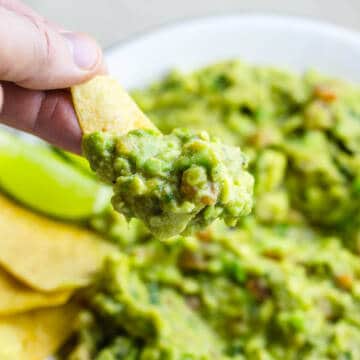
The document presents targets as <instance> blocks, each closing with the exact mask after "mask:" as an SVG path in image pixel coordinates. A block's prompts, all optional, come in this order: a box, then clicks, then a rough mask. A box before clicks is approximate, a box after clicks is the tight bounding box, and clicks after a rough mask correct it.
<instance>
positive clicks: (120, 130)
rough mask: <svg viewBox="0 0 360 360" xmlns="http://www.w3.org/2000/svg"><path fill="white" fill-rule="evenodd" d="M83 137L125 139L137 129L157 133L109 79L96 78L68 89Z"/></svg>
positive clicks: (127, 97)
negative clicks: (108, 134)
mask: <svg viewBox="0 0 360 360" xmlns="http://www.w3.org/2000/svg"><path fill="white" fill-rule="evenodd" d="M71 93H72V98H73V102H74V107H75V110H76V114H77V116H78V120H79V123H80V127H81V128H82V130H83V132H84V134H90V133H93V132H97V131H103V132H111V133H116V134H118V135H124V134H126V133H128V132H129V131H131V130H136V129H156V127H155V125H154V124H153V123H152V122H151V121H150V120H149V119H148V118H147V117H146V115H145V114H144V113H143V112H142V111H141V110H140V109H139V107H138V106H137V105H136V103H135V102H134V101H133V100H132V98H131V97H130V96H129V95H128V94H127V92H126V91H125V90H124V89H123V88H122V87H121V86H120V84H119V83H118V81H117V80H116V79H114V78H111V77H110V76H104V75H102V76H96V77H95V78H93V79H91V80H90V81H88V82H86V83H84V84H80V85H76V86H73V87H72V88H71Z"/></svg>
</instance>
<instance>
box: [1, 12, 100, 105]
mask: <svg viewBox="0 0 360 360" xmlns="http://www.w3.org/2000/svg"><path fill="white" fill-rule="evenodd" d="M0 44H1V51H0V80H5V81H11V82H14V83H16V84H17V85H19V86H22V87H25V88H30V89H41V90H47V89H57V88H66V87H69V86H72V85H74V84H76V83H79V82H83V81H85V80H87V79H89V78H91V77H92V76H94V75H95V74H96V73H98V72H101V70H102V67H103V63H102V61H103V59H102V52H101V49H100V48H99V47H98V45H97V44H96V42H95V41H94V40H93V39H92V38H90V37H89V36H87V35H84V34H80V33H72V32H59V31H58V30H57V29H55V27H53V26H51V25H49V24H48V23H47V22H46V21H45V20H43V19H42V18H41V17H40V16H36V14H35V15H34V14H33V13H30V14H28V15H24V14H21V13H20V14H19V13H17V12H16V11H12V10H11V9H7V8H5V7H1V6H0ZM0 98H1V96H0ZM0 101H1V99H0Z"/></svg>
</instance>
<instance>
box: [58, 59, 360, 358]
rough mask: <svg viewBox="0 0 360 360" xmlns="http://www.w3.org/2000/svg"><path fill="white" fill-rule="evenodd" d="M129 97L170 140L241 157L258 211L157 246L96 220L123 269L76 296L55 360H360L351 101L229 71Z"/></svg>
mask: <svg viewBox="0 0 360 360" xmlns="http://www.w3.org/2000/svg"><path fill="white" fill-rule="evenodd" d="M134 95H135V97H136V99H137V101H138V103H139V105H140V106H141V107H142V109H143V110H144V111H145V112H146V113H147V114H148V115H149V116H150V118H151V119H152V120H153V121H154V122H155V124H156V125H157V126H158V127H159V129H160V130H161V131H163V132H164V133H165V134H171V133H172V131H173V129H174V128H176V127H179V126H183V127H190V128H193V129H195V130H199V129H206V130H207V131H208V132H209V133H210V134H211V135H216V136H217V137H219V138H220V139H221V140H222V141H223V142H224V143H226V144H228V145H230V144H231V145H235V146H241V149H242V150H243V151H244V152H245V153H246V154H247V156H248V158H249V159H250V163H249V169H250V171H251V172H252V173H253V174H254V176H255V208H254V211H253V213H252V214H251V215H250V216H248V217H246V218H245V219H244V220H242V221H241V223H240V224H239V226H237V227H235V228H234V227H228V226H227V225H226V224H225V223H224V222H223V221H215V222H214V223H213V224H212V225H211V226H210V227H208V228H207V229H203V230H201V231H197V232H195V233H193V234H192V235H191V236H179V237H176V238H172V239H169V240H165V241H158V239H157V238H156V237H154V236H153V235H151V233H149V231H148V230H147V229H146V228H145V227H144V226H143V225H142V224H141V223H140V222H139V221H136V220H132V221H131V222H130V223H129V225H126V222H125V220H124V219H122V220H121V221H122V223H121V224H122V225H120V222H121V221H120V218H118V220H116V218H115V217H111V216H106V217H104V219H101V217H99V218H97V219H94V227H95V228H99V229H100V230H101V231H102V232H106V231H108V232H109V233H111V238H112V239H113V241H117V243H118V245H119V249H121V252H122V255H121V256H114V257H113V258H112V259H109V260H108V262H107V263H106V266H105V268H104V271H103V274H102V276H101V277H100V278H99V281H98V283H97V284H96V285H95V286H94V287H93V288H92V289H89V290H88V292H87V293H86V294H85V295H84V302H85V304H86V308H87V309H86V310H84V312H83V313H82V316H81V317H80V319H79V321H78V330H77V331H76V333H75V334H74V337H73V339H71V341H70V342H69V343H68V344H67V346H66V347H65V348H64V350H63V358H64V359H66V360H84V359H95V360H115V359H125V360H134V359H139V360H160V359H161V360H190V359H193V360H195V359H199V360H217V359H223V360H226V359H228V360H229V359H237V360H240V359H241V360H243V359H251V360H252V359H254V360H268V359H269V360H271V359H281V360H326V359H334V360H350V359H352V360H357V359H360V259H359V254H360V216H359V214H360V90H359V88H357V87H355V86H353V85H350V84H347V83H344V82H342V81H339V80H333V79H328V78H326V77H323V76H320V75H317V74H315V73H312V72H310V73H306V74H305V75H301V76H300V75H294V74H289V73H287V72H285V71H281V70H277V69H272V68H264V67H253V66H249V65H246V64H243V63H241V62H237V61H232V62H226V63H221V64H217V65H213V66H210V67H208V68H205V69H201V70H199V71H197V72H195V73H192V74H180V73H178V72H174V73H172V74H170V75H169V76H168V77H167V78H165V79H164V80H162V81H160V82H158V83H156V84H154V85H152V86H150V87H149V88H147V89H145V90H142V91H139V92H136V93H135V94H134ZM136 136H137V135H136ZM170 136H172V135H170ZM241 158H242V156H241ZM95 225H96V226H95Z"/></svg>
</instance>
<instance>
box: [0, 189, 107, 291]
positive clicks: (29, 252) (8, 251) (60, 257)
mask: <svg viewBox="0 0 360 360" xmlns="http://www.w3.org/2000/svg"><path fill="white" fill-rule="evenodd" d="M0 209H1V211H0V234H1V236H0V265H2V266H3V267H4V268H5V269H6V270H7V271H8V272H10V273H11V274H12V275H14V276H15V277H16V278H18V279H19V280H21V281H23V282H24V283H26V284H27V285H29V286H30V287H33V288H35V289H38V290H43V291H54V290H60V289H69V288H74V287H80V286H85V285H87V284H88V283H89V282H90V281H91V280H92V277H93V275H94V273H95V272H96V271H97V270H98V269H99V268H100V267H101V264H102V260H103V258H104V256H105V255H106V253H107V252H108V251H109V249H110V245H109V244H107V243H105V242H104V241H103V240H102V239H101V238H100V237H98V236H96V235H95V234H94V233H92V232H90V231H87V230H85V229H82V228H80V227H77V226H75V225H70V224H66V223H62V222H57V221H55V220H52V219H48V218H46V217H43V216H41V215H38V214H36V213H33V212H31V211H29V210H26V209H24V208H22V207H20V206H19V205H17V204H16V203H14V202H12V201H11V200H9V199H8V198H6V197H4V196H3V195H0Z"/></svg>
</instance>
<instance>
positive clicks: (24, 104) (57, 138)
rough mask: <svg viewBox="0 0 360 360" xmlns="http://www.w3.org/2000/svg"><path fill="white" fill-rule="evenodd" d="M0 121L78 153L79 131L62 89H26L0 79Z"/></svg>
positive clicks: (72, 109)
mask: <svg viewBox="0 0 360 360" xmlns="http://www.w3.org/2000/svg"><path fill="white" fill-rule="evenodd" d="M1 89H2V91H1ZM1 92H2V93H3V105H2V106H1ZM0 122H2V123H4V124H6V125H8V126H11V127H14V128H16V129H19V130H22V131H26V132H29V133H31V134H33V135H36V136H38V137H40V138H42V139H44V140H46V141H48V142H49V143H51V144H53V145H55V146H58V147H61V148H63V149H65V150H68V151H71V152H74V153H78V154H80V153H81V138H82V132H81V129H80V126H79V123H78V120H77V117H76V114H75V111H74V108H73V105H72V100H71V97H70V94H69V92H68V91H66V90H51V91H38V90H29V89H24V88H21V87H19V86H17V85H15V84H13V83H8V82H0Z"/></svg>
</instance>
